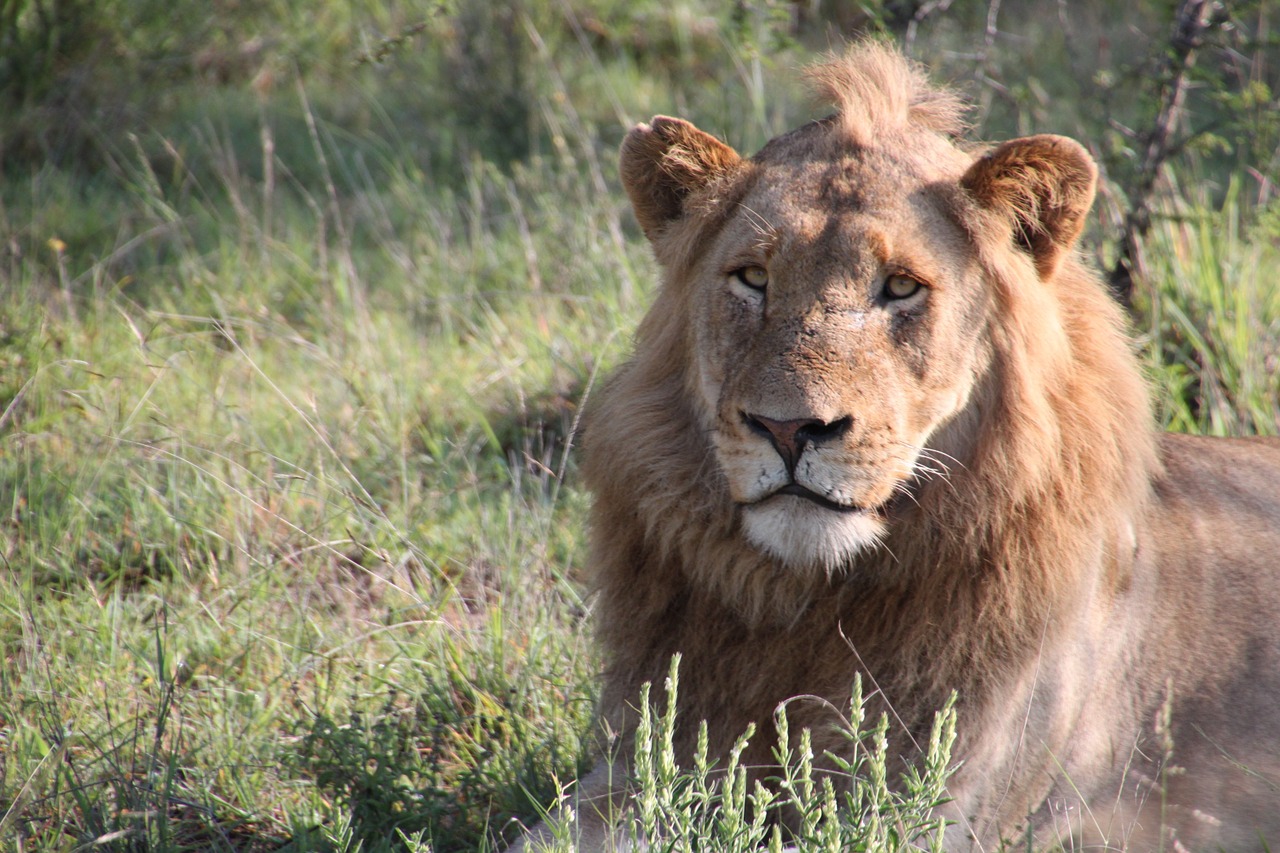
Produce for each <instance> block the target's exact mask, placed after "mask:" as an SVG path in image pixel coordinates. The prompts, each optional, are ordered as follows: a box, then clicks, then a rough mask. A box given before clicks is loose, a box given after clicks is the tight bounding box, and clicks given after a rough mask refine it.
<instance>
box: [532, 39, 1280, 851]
mask: <svg viewBox="0 0 1280 853" xmlns="http://www.w3.org/2000/svg"><path fill="white" fill-rule="evenodd" d="M809 77H810V79H811V81H812V82H813V84H814V85H815V87H816V89H817V90H818V92H819V93H820V94H821V95H823V96H825V98H826V99H827V100H829V101H831V102H833V103H834V105H835V107H836V111H835V113H834V114H833V115H831V116H830V117H828V118H825V119H822V120H819V121H813V122H810V123H808V124H805V125H803V126H802V127H800V128H798V129H796V130H793V131H791V132H789V133H787V134H784V135H782V136H780V137H777V138H775V139H773V140H772V141H770V142H769V143H768V144H767V145H765V146H764V148H763V149H761V150H760V151H759V153H757V154H755V155H754V156H753V157H750V158H744V157H742V156H740V155H739V154H738V153H737V152H736V151H734V150H733V149H732V148H730V147H729V146H728V145H727V144H725V143H723V142H721V141H720V140H718V139H716V138H715V137H713V136H711V135H709V134H707V133H705V132H703V131H701V130H699V129H697V128H696V127H694V126H693V125H692V124H690V123H688V122H686V121H683V120H681V119H677V118H668V117H663V116H659V117H656V118H654V119H652V120H651V121H650V122H649V123H647V124H641V125H638V126H636V127H635V128H634V129H633V130H631V131H630V133H629V134H628V135H627V137H626V139H625V141H624V143H623V145H622V151H621V177H622V182H623V185H624V187H625V189H626V192H627V194H628V195H629V197H630V201H631V204H632V206H633V208H634V212H635V216H636V219H637V220H638V222H639V225H640V227H641V229H642V230H643V232H644V234H645V235H646V236H647V238H648V240H649V241H650V243H651V244H652V248H653V251H654V254H655V255H656V258H657V261H658V264H659V265H660V267H661V269H662V272H663V277H662V278H663V280H662V285H661V288H660V290H659V291H658V292H657V294H656V296H655V298H654V301H653V304H652V307H651V309H650V310H649V312H648V314H647V315H646V316H645V318H644V320H643V321H642V323H641V325H640V327H639V330H638V333H637V335H636V339H635V342H634V352H633V354H632V355H631V357H630V359H629V360H628V361H627V362H626V363H625V364H623V365H622V366H621V367H620V369H618V370H617V371H616V373H615V374H614V375H613V376H612V378H611V379H610V380H609V381H608V382H607V384H606V385H605V387H603V388H602V390H600V391H599V392H598V393H597V394H595V395H594V397H593V399H592V400H591V402H590V404H589V410H588V413H587V415H586V431H585V440H584V441H585V443H584V450H583V458H582V466H583V472H584V477H585V481H586V483H587V485H588V487H589V488H590V490H591V491H592V493H593V496H594V504H593V509H592V511H591V519H590V526H591V547H590V565H591V568H592V571H593V573H594V575H593V577H594V584H595V591H596V596H597V597H596V606H595V611H596V617H595V618H596V621H597V624H598V633H599V640H600V643H601V644H602V647H603V651H604V656H605V670H604V674H603V678H604V681H603V689H602V696H601V704H600V712H599V713H600V717H601V721H602V727H603V729H604V730H607V731H610V732H614V733H623V734H624V735H625V734H626V733H629V732H632V731H634V727H635V722H636V714H635V710H634V705H635V702H636V697H637V695H638V694H639V692H640V689H641V685H642V684H643V683H645V682H652V683H654V684H661V682H662V678H663V676H664V674H665V673H666V671H667V667H668V664H669V661H670V660H671V657H672V655H673V654H675V653H680V654H681V655H682V660H683V664H682V667H681V685H680V690H679V713H680V715H681V719H683V720H685V721H686V725H684V726H683V727H682V728H681V729H680V730H679V731H678V733H677V741H678V743H677V747H678V749H680V750H681V751H682V753H683V754H684V755H686V756H687V755H689V754H691V753H692V750H693V748H694V744H693V740H694V738H695V737H696V734H697V726H696V721H698V720H707V721H708V723H709V737H710V751H711V754H712V755H713V756H715V755H719V756H724V755H726V753H727V752H728V750H729V749H730V747H731V745H732V744H733V742H734V739H735V738H736V737H737V736H738V735H739V734H741V733H742V732H743V731H744V730H745V729H746V728H747V726H748V724H750V723H755V724H757V725H762V726H768V725H770V724H771V721H772V720H773V718H774V713H775V709H776V708H778V707H779V705H780V704H781V703H783V702H785V701H787V700H788V699H791V698H792V697H800V696H804V697H814V698H813V699H812V700H811V701H801V702H795V703H792V704H791V705H789V706H788V707H789V716H790V723H791V730H792V731H793V732H794V731H798V730H799V729H800V728H801V727H802V726H803V727H808V728H809V729H811V731H812V735H813V743H814V750H815V752H816V753H822V752H823V751H824V750H830V751H832V752H834V753H837V754H838V753H839V751H840V750H841V749H847V748H848V747H847V742H846V741H844V740H842V739H841V738H840V737H839V736H838V735H837V734H835V733H834V731H833V726H832V723H833V721H834V720H836V719H837V718H838V716H839V713H838V712H840V711H847V705H848V701H849V695H850V693H849V688H850V685H851V683H852V682H853V680H854V678H855V677H856V676H861V677H862V679H863V680H864V682H865V683H866V684H869V685H872V686H873V687H874V694H873V696H872V697H871V700H870V704H871V705H872V706H873V710H881V711H884V712H886V713H888V715H889V718H890V720H891V722H892V726H893V729H892V734H891V745H892V748H893V750H894V754H895V755H897V756H899V757H900V758H899V760H900V761H901V765H900V767H899V769H900V770H903V769H905V768H906V767H908V766H909V765H910V763H911V762H913V761H916V760H917V759H918V758H919V748H918V747H917V744H921V743H925V742H927V740H928V733H929V727H930V725H931V724H932V721H933V717H934V714H935V711H936V710H937V709H938V708H940V707H941V706H943V705H944V703H946V702H947V700H948V698H949V696H951V695H952V693H953V692H954V693H955V695H956V697H957V699H956V706H955V707H956V712H957V717H958V725H957V729H958V733H959V734H958V739H957V741H956V745H955V748H954V751H953V758H954V759H955V760H956V769H955V771H954V775H953V776H952V777H951V779H950V783H949V788H948V795H949V797H950V798H951V800H950V802H949V803H947V804H945V805H944V806H942V807H941V811H940V814H941V815H942V816H944V817H946V818H947V819H948V820H949V821H950V822H951V823H950V825H949V827H948V829H947V830H946V834H945V844H946V847H947V849H948V850H994V849H998V848H1000V847H1001V845H1003V844H1007V843H1009V842H1011V841H1014V840H1022V839H1026V838H1032V839H1034V840H1035V844H1036V847H1037V849H1039V848H1040V847H1042V846H1045V845H1050V846H1051V845H1054V844H1057V845H1061V846H1062V847H1064V848H1067V849H1077V848H1081V847H1085V846H1089V845H1106V846H1108V847H1109V848H1115V849H1122V848H1123V849H1130V850H1139V851H1141V850H1155V849H1157V848H1160V849H1171V850H1172V849H1185V850H1206V849H1219V848H1222V849H1226V850H1257V849H1261V846H1262V844H1263V843H1264V841H1265V842H1267V843H1269V844H1271V845H1272V846H1273V847H1274V846H1276V845H1280V571H1278V570H1277V560H1278V559H1280V444H1277V443H1276V442H1273V441H1269V440H1265V439H1249V440H1231V439H1209V438H1197V437H1190V436H1183V435H1161V434H1158V433H1157V431H1156V430H1155V428H1154V418H1153V414H1152V409H1151V404H1150V394H1149V389H1148V386H1147V383H1146V381H1145V380H1144V376H1143V371H1142V367H1141V364H1140V362H1139V359H1138V356H1137V355H1136V352H1135V347H1134V345H1133V343H1132V341H1131V339H1130V337H1129V336H1128V332H1127V330H1126V318H1125V315H1124V312H1123V311H1122V310H1121V308H1120V307H1118V305H1117V304H1116V303H1115V301H1114V300H1113V299H1112V298H1111V297H1110V296H1109V294H1108V292H1107V290H1106V288H1105V286H1104V285H1103V283H1102V282H1101V280H1100V278H1099V276H1098V274H1097V273H1096V272H1095V271H1094V270H1093V269H1092V268H1090V266H1089V265H1088V264H1087V263H1086V262H1085V261H1084V260H1083V259H1082V258H1081V256H1080V253H1079V251H1078V250H1077V247H1076V244H1077V240H1078V238H1079V236H1080V234H1081V231H1082V229H1083V227H1084V225H1085V223H1086V217H1087V215H1088V213H1089V210H1090V207H1091V205H1092V202H1093V198H1094V192H1095V185H1096V181H1097V168H1096V166H1095V164H1094V162H1093V160H1092V159H1091V157H1090V155H1089V154H1088V153H1087V151H1086V150H1085V148H1083V147H1082V146H1081V145H1080V144H1079V143H1077V142H1075V141H1072V140H1070V139H1067V138H1064V137H1061V136H1051V135H1040V136H1030V137H1026V138H1021V139H1014V140H1012V141H1009V142H1005V143H1003V144H1000V145H996V146H994V147H985V148H980V147H977V146H976V145H972V144H969V143H965V142H963V141H962V140H961V133H962V129H963V128H962V117H963V114H964V104H963V102H962V101H961V100H960V99H959V98H958V97H957V96H956V95H955V94H953V93H952V92H950V91H948V90H947V89H944V88H939V87H934V86H932V85H930V84H929V83H928V82H927V80H926V78H925V76H924V74H923V72H922V71H921V70H920V69H919V68H918V67H917V66H916V65H915V64H913V63H911V62H910V61H908V60H907V59H905V58H904V57H903V56H902V55H901V54H899V53H898V52H896V51H895V50H894V49H893V48H891V47H888V46H885V45H883V44H879V43H864V44H860V45H855V46H853V47H852V48H850V49H849V50H848V51H847V52H846V53H844V54H843V55H841V56H838V57H835V58H832V59H830V60H829V61H827V62H826V63H825V64H822V65H819V66H817V67H816V68H814V69H812V70H811V71H810V74H809ZM771 746H772V739H771V738H770V737H768V736H759V735H757V737H756V738H754V739H753V740H752V742H751V745H750V746H749V747H748V752H747V753H746V754H745V755H744V756H743V759H742V761H743V764H744V765H746V766H754V767H756V768H758V771H757V772H758V775H759V776H760V777H761V778H764V777H767V776H768V775H769V772H770V768H771V767H772V765H773V764H774V758H773V757H772V755H771V754H770V748H771ZM626 775H627V767H626V762H625V761H615V762H612V763H610V762H605V763H604V764H602V765H600V766H599V767H597V769H596V770H595V771H594V772H593V773H591V774H589V775H588V776H587V777H585V778H584V779H583V780H582V782H581V786H580V790H579V796H580V797H581V798H582V802H583V805H582V806H580V808H579V809H578V812H579V813H580V814H581V813H585V812H590V811H591V809H589V808H587V807H586V805H585V804H587V803H591V802H595V803H597V804H599V803H601V802H604V803H607V804H612V805H616V804H619V803H621V802H623V799H624V794H625V788H626V786H625V784H624V783H622V782H620V781H619V780H624V779H625V778H626ZM602 810H604V811H607V809H602ZM586 824H587V825H586V826H585V827H584V828H583V829H582V833H583V834H582V836H581V839H580V842H579V844H580V848H581V849H584V850H594V849H607V848H609V847H610V846H611V844H612V842H611V840H610V838H609V836H608V834H607V829H606V827H605V822H604V820H603V819H602V818H601V819H596V820H595V823H594V824H592V820H591V819H586ZM546 837H548V833H547V830H546V829H545V828H544V829H541V830H535V831H534V832H533V833H531V834H530V835H529V836H527V837H526V839H524V840H523V841H522V842H521V843H520V845H518V846H519V847H520V848H522V849H523V848H529V849H532V848H533V847H536V846H537V843H538V841H539V840H540V839H545V838H546Z"/></svg>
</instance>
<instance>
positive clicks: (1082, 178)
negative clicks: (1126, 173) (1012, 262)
mask: <svg viewBox="0 0 1280 853" xmlns="http://www.w3.org/2000/svg"><path fill="white" fill-rule="evenodd" d="M1097 182H1098V167H1097V166H1095V165H1094V162H1093V158H1092V157H1090V156H1089V152H1087V151H1085V150H1084V147H1083V146H1082V145H1080V143H1078V142H1076V141H1075V140H1073V139H1067V138H1066V137H1065V136H1051V135H1043V136H1028V137H1025V138H1023V139H1014V140H1012V141H1010V142H1006V143H1004V144H1003V145H1001V146H1000V147H998V148H996V149H995V150H994V151H992V152H990V153H989V154H986V155H985V156H983V157H981V158H979V159H978V160H977V161H976V162H975V163H974V164H973V165H972V166H970V167H969V171H967V172H965V174H964V177H963V178H961V179H960V184H961V186H963V187H964V188H965V189H966V190H968V192H969V194H970V195H972V196H973V197H974V198H975V199H976V200H977V201H978V203H979V204H981V205H982V206H983V207H986V208H987V209H989V210H992V211H995V212H997V213H1001V214H1004V215H1006V216H1008V217H1010V218H1012V220H1013V225H1014V234H1015V236H1016V237H1017V239H1018V241H1019V242H1020V243H1021V244H1022V245H1023V246H1024V247H1025V248H1026V249H1027V251H1029V252H1030V253H1031V257H1032V258H1033V259H1034V260H1035V264H1036V270H1037V271H1038V272H1039V273H1040V277H1041V278H1042V279H1047V278H1049V277H1050V276H1052V275H1053V274H1054V273H1055V272H1056V271H1057V269H1058V264H1059V262H1060V261H1061V260H1062V257H1063V254H1064V253H1065V252H1067V251H1068V250H1070V249H1071V247H1072V246H1074V245H1075V242H1076V240H1077V239H1078V238H1079V237H1080V232H1081V231H1082V230H1084V223H1085V216H1086V215H1088V213H1089V208H1090V207H1091V206H1092V205H1093V194H1094V189H1095V187H1096V185H1097Z"/></svg>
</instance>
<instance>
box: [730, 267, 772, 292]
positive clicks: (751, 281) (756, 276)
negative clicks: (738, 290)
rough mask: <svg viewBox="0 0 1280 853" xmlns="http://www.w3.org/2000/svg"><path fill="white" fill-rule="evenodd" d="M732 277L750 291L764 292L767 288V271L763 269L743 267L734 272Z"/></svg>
mask: <svg viewBox="0 0 1280 853" xmlns="http://www.w3.org/2000/svg"><path fill="white" fill-rule="evenodd" d="M733 277H734V278H736V279H737V280H738V281H740V282H742V283H743V284H745V285H746V286H747V287H749V288H751V289H752V290H764V289H765V288H766V287H768V286H769V271H768V270H766V269H765V268H764V267H743V268H742V269H740V270H735V271H734V273H733Z"/></svg>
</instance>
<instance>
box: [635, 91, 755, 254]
mask: <svg viewBox="0 0 1280 853" xmlns="http://www.w3.org/2000/svg"><path fill="white" fill-rule="evenodd" d="M741 159H742V158H741V157H739V156H738V152H736V151H734V150H733V149H732V148H730V147H729V146H728V145H725V144H724V143H723V142H721V141H720V140H718V139H716V138H715V137H714V136H712V135H711V134H709V133H703V132H702V131H701V130H698V128H696V127H694V126H693V125H692V124H690V123H689V122H687V121H684V120H683V119H678V118H668V117H667V116H655V117H654V119H653V121H652V123H650V124H639V125H636V126H635V127H634V128H632V130H631V132H630V133H628V134H627V138H626V139H625V140H623V142H622V155H621V171H622V185H623V187H625V188H626V190H627V195H628V196H630V198H631V206H632V207H633V208H634V209H635V212H636V219H637V220H639V222H640V227H641V228H643V229H644V233H645V236H646V237H648V238H649V239H650V240H652V239H654V237H655V236H656V235H657V233H658V231H659V230H661V229H662V227H663V226H665V225H666V224H667V223H669V222H671V221H672V220H674V219H679V218H680V216H682V215H683V214H684V212H685V210H684V203H685V199H687V198H688V196H689V195H690V193H692V192H694V191H695V190H697V189H699V188H701V187H704V186H706V185H707V184H709V183H710V182H711V181H713V180H714V179H716V178H718V177H720V176H722V175H724V174H726V173H727V172H729V171H730V170H731V169H733V168H734V167H735V166H737V165H738V163H739V162H741Z"/></svg>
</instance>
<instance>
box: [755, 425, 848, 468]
mask: <svg viewBox="0 0 1280 853" xmlns="http://www.w3.org/2000/svg"><path fill="white" fill-rule="evenodd" d="M742 422H743V423H744V424H746V426H747V428H748V429H749V430H751V431H752V432H753V433H755V434H756V435H759V436H762V437H763V438H765V439H767V440H768V441H769V443H770V444H772V445H773V449H774V450H776V451H777V452H778V455H779V456H781V457H782V461H783V463H785V464H786V466H787V475H788V476H789V477H790V478H791V479H792V480H795V476H796V463H797V462H799V461H800V456H801V455H802V454H803V453H804V451H805V449H806V448H807V447H809V445H811V444H821V443H823V442H829V441H838V440H839V439H841V438H843V437H844V435H845V434H846V433H848V432H849V428H850V427H851V426H852V425H853V418H851V417H850V416H849V415H845V416H844V417H842V418H837V419H836V420H833V421H824V420H821V419H819V418H797V419H794V420H776V419H774V418H769V417H765V416H764V415H756V414H751V413H749V412H742Z"/></svg>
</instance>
